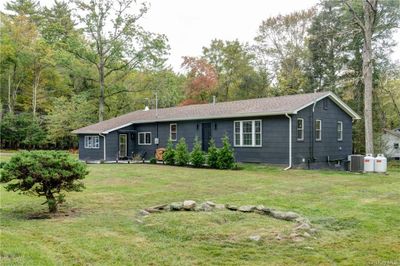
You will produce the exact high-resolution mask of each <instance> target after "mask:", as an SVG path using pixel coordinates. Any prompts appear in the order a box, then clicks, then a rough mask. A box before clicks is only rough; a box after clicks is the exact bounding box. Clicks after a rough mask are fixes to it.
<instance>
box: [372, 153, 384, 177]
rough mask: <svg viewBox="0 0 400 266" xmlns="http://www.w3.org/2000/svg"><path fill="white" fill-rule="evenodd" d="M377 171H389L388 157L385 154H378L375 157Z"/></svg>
mask: <svg viewBox="0 0 400 266" xmlns="http://www.w3.org/2000/svg"><path fill="white" fill-rule="evenodd" d="M374 161H375V172H377V173H386V171H387V159H386V157H385V155H383V154H378V155H377V156H376V157H375V160H374Z"/></svg>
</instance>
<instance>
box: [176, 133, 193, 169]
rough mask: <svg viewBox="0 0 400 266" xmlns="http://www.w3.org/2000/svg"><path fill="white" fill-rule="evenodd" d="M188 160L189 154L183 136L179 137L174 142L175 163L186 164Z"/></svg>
mask: <svg viewBox="0 0 400 266" xmlns="http://www.w3.org/2000/svg"><path fill="white" fill-rule="evenodd" d="M189 161H190V154H189V151H188V148H187V145H186V140H185V138H181V139H180V140H179V142H178V144H176V150H175V164H176V165H179V166H184V165H187V164H188V163H189Z"/></svg>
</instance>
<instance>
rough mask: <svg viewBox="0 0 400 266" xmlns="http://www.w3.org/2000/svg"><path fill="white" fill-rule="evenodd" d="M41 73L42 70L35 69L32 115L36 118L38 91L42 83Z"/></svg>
mask: <svg viewBox="0 0 400 266" xmlns="http://www.w3.org/2000/svg"><path fill="white" fill-rule="evenodd" d="M40 73H41V70H40V69H39V68H37V67H36V68H35V70H34V81H33V92H32V113H33V116H36V109H37V90H38V87H39V82H40Z"/></svg>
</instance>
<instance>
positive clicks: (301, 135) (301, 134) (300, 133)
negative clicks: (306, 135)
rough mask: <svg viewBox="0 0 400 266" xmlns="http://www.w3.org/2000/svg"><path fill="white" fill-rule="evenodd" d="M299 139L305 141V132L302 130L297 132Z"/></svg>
mask: <svg viewBox="0 0 400 266" xmlns="http://www.w3.org/2000/svg"><path fill="white" fill-rule="evenodd" d="M297 139H303V130H301V129H298V130H297Z"/></svg>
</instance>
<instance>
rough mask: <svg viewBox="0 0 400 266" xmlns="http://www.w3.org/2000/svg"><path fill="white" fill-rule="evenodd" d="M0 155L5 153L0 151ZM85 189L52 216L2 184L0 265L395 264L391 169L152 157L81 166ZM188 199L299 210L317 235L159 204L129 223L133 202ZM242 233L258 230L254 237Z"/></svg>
mask: <svg viewBox="0 0 400 266" xmlns="http://www.w3.org/2000/svg"><path fill="white" fill-rule="evenodd" d="M3 159H5V158H4V157H3ZM89 169H90V175H89V176H88V178H87V179H86V181H85V183H86V187H87V189H86V190H85V192H83V193H71V194H69V195H68V196H67V204H66V205H65V206H63V207H62V208H61V212H62V213H64V214H68V216H65V215H61V216H60V217H57V218H53V219H28V217H30V216H31V215H32V214H34V213H38V212H42V211H45V210H46V209H45V207H46V206H44V205H41V203H42V202H43V201H44V200H43V199H41V198H37V197H29V196H21V195H18V194H16V193H12V192H6V191H5V190H4V187H3V186H1V191H0V192H1V212H0V217H1V251H0V256H1V258H0V259H1V264H2V265H112V264H114V265H210V264H215V265H224V264H226V265H271V264H273V265H291V264H303V265H310V264H323V265H332V264H343V265H363V264H371V265H398V264H400V252H399V251H400V230H399V228H400V227H399V226H400V168H392V170H391V171H390V172H389V175H377V174H368V175H360V174H349V173H344V172H335V171H304V170H290V171H283V170H282V169H281V168H277V167H269V166H263V165H246V166H245V170H240V171H221V170H205V169H201V170H199V169H191V168H178V167H169V166H161V165H139V164H138V165H132V164H130V165H128V164H119V165H115V164H114V165H104V164H103V165H89ZM185 199H193V200H196V201H205V200H212V201H214V202H216V203H232V204H238V205H241V204H243V205H245V204H247V205H248V204H263V205H265V206H268V207H273V208H276V209H280V210H292V211H295V212H298V213H300V214H301V215H304V216H306V217H308V218H309V219H310V220H311V222H312V223H313V224H314V226H315V227H316V228H318V230H319V231H318V234H317V235H315V238H309V239H306V240H304V241H301V242H293V241H292V240H277V239H276V238H275V237H276V235H278V234H280V235H285V234H289V233H290V230H291V228H292V227H293V223H292V222H285V221H280V220H276V219H273V218H270V217H268V216H262V215H257V214H253V213H252V214H244V213H237V212H229V211H215V212H207V213H195V212H168V213H162V214H152V215H150V216H149V217H146V218H144V219H143V223H138V222H137V221H136V218H137V217H136V213H137V211H138V210H140V209H142V208H145V207H149V206H152V205H156V204H161V203H170V202H174V201H183V200H185ZM251 235H260V236H262V238H261V240H260V241H258V242H255V241H252V240H249V236H251Z"/></svg>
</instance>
